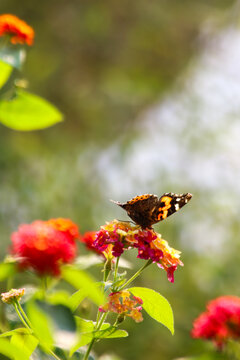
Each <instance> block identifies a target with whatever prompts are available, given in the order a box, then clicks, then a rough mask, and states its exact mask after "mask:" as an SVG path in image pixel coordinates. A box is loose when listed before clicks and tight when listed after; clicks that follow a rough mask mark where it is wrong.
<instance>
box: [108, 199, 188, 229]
mask: <svg viewBox="0 0 240 360" xmlns="http://www.w3.org/2000/svg"><path fill="white" fill-rule="evenodd" d="M191 198H192V194H190V193H185V194H174V193H165V194H163V195H162V196H161V197H160V198H158V196H157V195H151V194H145V195H140V196H136V197H134V198H133V199H131V200H129V201H127V202H126V203H120V202H115V201H114V202H115V203H116V204H117V205H119V206H121V207H122V208H123V209H124V210H126V212H127V214H128V216H129V217H130V218H131V219H132V220H133V221H134V222H135V223H136V224H138V225H140V226H141V227H142V228H143V229H146V228H151V227H152V225H153V224H156V223H158V222H159V221H161V220H164V219H166V218H167V217H168V216H170V215H172V214H174V213H175V212H176V211H178V210H179V209H181V208H182V207H183V206H184V205H186V204H187V203H188V202H189V200H190V199H191Z"/></svg>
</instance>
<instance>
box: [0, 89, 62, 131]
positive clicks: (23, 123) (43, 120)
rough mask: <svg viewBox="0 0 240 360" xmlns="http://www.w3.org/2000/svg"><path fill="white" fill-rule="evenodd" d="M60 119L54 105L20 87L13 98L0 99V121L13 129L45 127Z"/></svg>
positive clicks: (30, 129) (29, 129)
mask: <svg viewBox="0 0 240 360" xmlns="http://www.w3.org/2000/svg"><path fill="white" fill-rule="evenodd" d="M62 119H63V117H62V114H61V113H60V111H59V110H58V109H57V108H56V107H55V106H53V105H52V104H50V103H49V102H48V101H46V100H44V99H42V98H41V97H39V96H37V95H33V94H30V93H28V92H26V91H23V90H20V89H18V91H17V94H16V96H15V97H14V98H12V99H10V100H1V101H0V122H1V123H2V124H4V125H5V126H7V127H9V128H11V129H14V130H19V131H32V130H39V129H45V128H47V127H49V126H52V125H54V124H56V123H58V122H60V121H62Z"/></svg>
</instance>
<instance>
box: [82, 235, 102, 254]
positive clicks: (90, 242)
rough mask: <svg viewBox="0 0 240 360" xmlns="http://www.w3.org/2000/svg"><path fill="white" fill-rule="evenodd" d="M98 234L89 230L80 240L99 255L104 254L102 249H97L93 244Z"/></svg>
mask: <svg viewBox="0 0 240 360" xmlns="http://www.w3.org/2000/svg"><path fill="white" fill-rule="evenodd" d="M96 236H97V232H96V231H87V232H85V234H84V235H83V236H81V237H80V241H81V242H82V243H84V244H85V245H86V248H87V249H89V250H92V251H94V252H95V253H97V254H99V255H103V253H102V251H100V250H98V249H96V247H95V246H93V243H94V241H95V239H96Z"/></svg>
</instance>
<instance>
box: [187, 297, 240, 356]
mask: <svg viewBox="0 0 240 360" xmlns="http://www.w3.org/2000/svg"><path fill="white" fill-rule="evenodd" d="M192 336H193V337H194V338H201V339H205V340H211V341H213V342H214V343H215V345H216V346H217V347H218V348H219V349H221V348H223V346H224V345H225V344H226V342H227V341H228V340H229V339H235V340H236V339H238V340H239V339H240V298H239V297H236V296H221V297H219V298H217V299H214V300H212V301H210V302H209V303H208V304H207V310H206V311H205V312H204V313H202V314H201V315H200V316H199V317H198V318H197V319H196V320H195V321H194V324H193V330H192Z"/></svg>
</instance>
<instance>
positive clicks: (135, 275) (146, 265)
mask: <svg viewBox="0 0 240 360" xmlns="http://www.w3.org/2000/svg"><path fill="white" fill-rule="evenodd" d="M151 264H152V260H151V259H150V260H148V262H146V264H145V265H143V266H142V267H141V268H140V269H139V270H138V271H137V272H136V273H135V274H134V275H133V276H132V277H131V278H130V279H129V280H128V281H127V282H125V284H123V286H121V287H120V288H119V289H118V291H121V290H123V289H125V288H126V287H127V286H128V285H129V284H131V282H132V281H133V280H135V279H136V278H137V277H138V276H139V275H140V274H141V272H143V270H144V269H146V267H148V266H149V265H151Z"/></svg>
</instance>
